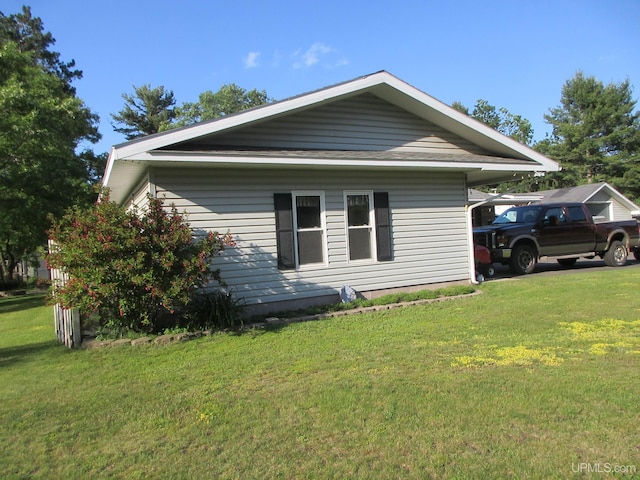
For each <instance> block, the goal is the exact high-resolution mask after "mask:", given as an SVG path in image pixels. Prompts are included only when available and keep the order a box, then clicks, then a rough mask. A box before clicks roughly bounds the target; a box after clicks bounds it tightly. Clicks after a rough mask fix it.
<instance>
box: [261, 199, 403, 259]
mask: <svg viewBox="0 0 640 480" xmlns="http://www.w3.org/2000/svg"><path fill="white" fill-rule="evenodd" d="M273 203H274V211H275V221H276V222H275V223H276V225H275V226H276V245H277V250H278V268H279V269H280V270H292V269H298V268H301V267H305V266H314V265H319V266H328V263H329V262H328V259H327V251H328V250H327V248H328V247H327V226H326V219H325V199H324V192H322V191H320V192H318V191H294V192H291V193H274V194H273ZM344 209H345V216H344V218H345V233H346V241H347V242H346V243H347V261H349V262H362V261H365V262H366V261H367V260H370V261H373V260H375V261H378V262H388V261H392V260H393V252H392V248H393V246H392V237H391V230H392V227H391V215H390V210H389V194H388V193H387V192H371V191H347V192H345V193H344ZM333 238H335V235H334V237H333ZM340 244H341V242H340Z"/></svg>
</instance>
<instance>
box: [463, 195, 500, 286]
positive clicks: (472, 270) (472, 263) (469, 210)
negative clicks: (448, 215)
mask: <svg viewBox="0 0 640 480" xmlns="http://www.w3.org/2000/svg"><path fill="white" fill-rule="evenodd" d="M501 195H504V194H501ZM499 196H500V195H498V196H496V197H492V198H487V199H486V200H483V201H481V202H478V203H475V204H473V205H469V204H467V205H465V211H466V214H467V238H468V239H469V250H468V254H469V281H470V282H471V283H472V284H473V285H480V284H481V283H482V282H480V281H479V280H478V278H477V276H478V273H477V272H476V254H475V250H474V248H475V243H474V241H473V211H474V210H475V209H476V208H477V207H481V206H483V205H486V204H487V203H489V202H490V201H492V200H494V198H498V197H499Z"/></svg>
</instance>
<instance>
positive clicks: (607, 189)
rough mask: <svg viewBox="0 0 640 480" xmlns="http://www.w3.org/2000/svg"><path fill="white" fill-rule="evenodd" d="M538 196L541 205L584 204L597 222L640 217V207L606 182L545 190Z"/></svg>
mask: <svg viewBox="0 0 640 480" xmlns="http://www.w3.org/2000/svg"><path fill="white" fill-rule="evenodd" d="M536 194H537V195H540V196H541V200H540V201H541V203H551V202H581V203H584V204H586V205H587V208H589V211H590V212H591V215H593V217H594V219H596V221H597V220H601V221H611V222H613V221H617V220H631V219H632V218H635V217H638V216H640V207H638V205H636V204H635V203H633V202H632V201H631V200H629V199H628V198H627V197H625V196H624V195H622V193H620V192H619V191H618V190H616V189H615V188H613V187H612V186H611V185H609V184H608V183H606V182H598V183H589V184H587V185H579V186H577V187H570V188H560V189H556V190H544V191H541V192H536Z"/></svg>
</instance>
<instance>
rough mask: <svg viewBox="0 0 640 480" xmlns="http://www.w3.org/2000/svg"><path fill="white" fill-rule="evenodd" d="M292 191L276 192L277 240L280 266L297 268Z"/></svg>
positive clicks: (282, 268)
mask: <svg viewBox="0 0 640 480" xmlns="http://www.w3.org/2000/svg"><path fill="white" fill-rule="evenodd" d="M291 200H292V197H291V194H290V193H274V194H273V205H274V209H275V213H276V241H277V244H278V268H279V269H281V270H290V269H295V268H296V256H295V251H294V243H293V211H292V205H291Z"/></svg>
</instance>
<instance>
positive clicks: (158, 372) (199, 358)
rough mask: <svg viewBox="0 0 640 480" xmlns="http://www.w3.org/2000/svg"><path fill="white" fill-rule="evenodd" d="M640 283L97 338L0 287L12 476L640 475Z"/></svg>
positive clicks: (498, 290)
mask: <svg viewBox="0 0 640 480" xmlns="http://www.w3.org/2000/svg"><path fill="white" fill-rule="evenodd" d="M639 284H640V271H638V269H635V268H626V269H616V270H601V271H593V272H591V271H590V272H584V271H583V272H580V273H577V274H571V275H562V276H557V277H525V278H521V279H518V280H515V281H509V282H488V283H485V284H483V285H482V286H481V287H480V288H481V290H482V291H483V294H482V295H478V296H474V297H469V298H464V299H459V300H455V301H450V302H443V303H436V304H430V305H420V306H412V307H406V308H402V309H395V310H385V311H381V312H375V313H365V314H359V315H350V316H347V317H340V318H334V319H328V320H322V321H316V322H306V323H297V324H291V325H287V326H284V327H279V328H274V329H272V330H267V331H252V332H251V333H246V334H242V335H236V334H220V335H215V336H212V337H205V338H202V339H199V340H193V341H190V342H185V343H179V344H172V345H168V346H162V347H160V346H153V345H145V346H138V347H131V346H129V347H113V348H106V349H101V350H92V351H88V350H80V351H70V350H66V349H64V348H63V347H60V346H58V345H56V343H55V341H54V335H53V329H52V320H51V312H50V309H49V308H47V307H43V306H39V305H40V303H39V302H41V299H40V298H38V297H28V298H23V299H20V300H18V301H16V300H15V299H4V300H3V299H0V386H1V387H0V420H1V425H2V429H1V430H0V458H1V459H2V460H0V477H1V478H95V477H107V476H113V477H118V478H242V479H245V478H570V477H574V476H582V477H584V476H586V477H589V476H590V475H591V476H592V477H593V478H603V476H604V477H606V476H607V475H602V474H595V473H591V474H590V473H588V472H586V470H585V469H583V470H582V474H581V475H577V474H575V473H574V471H575V470H576V469H578V468H580V467H579V466H580V465H581V464H588V465H589V468H592V469H593V468H600V469H601V470H602V469H604V468H605V467H606V465H608V466H609V467H611V468H613V467H615V466H630V465H632V466H634V467H635V468H636V469H638V470H640V433H639V430H638V420H639V419H640V408H639V407H638V398H640V382H638V367H640V320H639V319H640V298H638V293H637V292H638V285H639ZM23 302H24V303H23ZM596 464H599V467H598V466H597V465H596ZM628 471H629V470H627V472H628ZM585 472H586V473H585ZM638 475H640V474H638V473H636V475H635V476H634V475H624V476H623V478H638ZM609 476H610V477H615V475H609Z"/></svg>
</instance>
